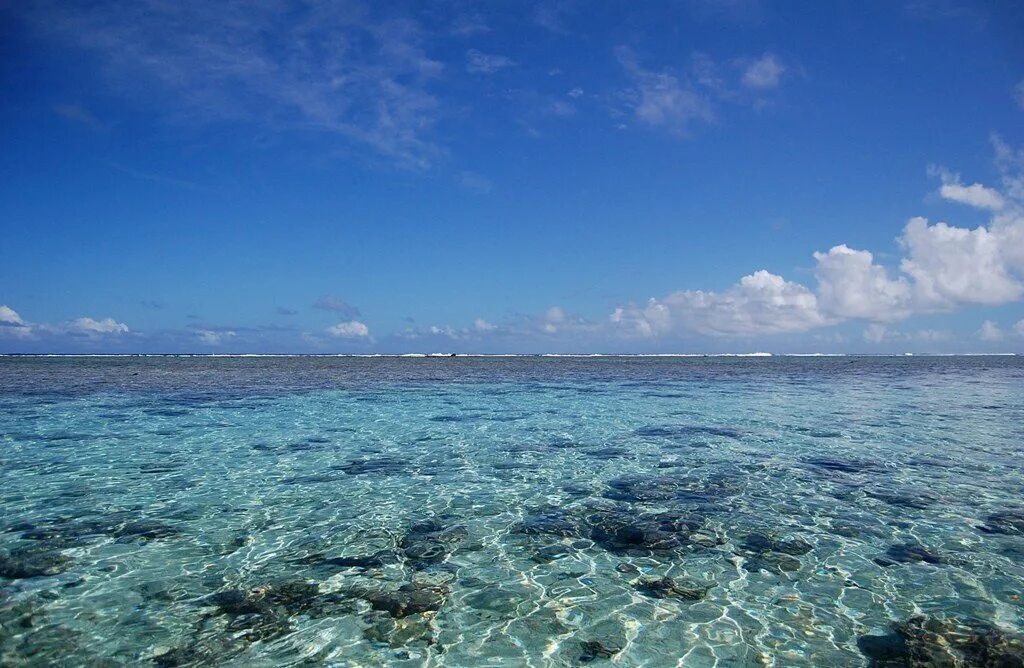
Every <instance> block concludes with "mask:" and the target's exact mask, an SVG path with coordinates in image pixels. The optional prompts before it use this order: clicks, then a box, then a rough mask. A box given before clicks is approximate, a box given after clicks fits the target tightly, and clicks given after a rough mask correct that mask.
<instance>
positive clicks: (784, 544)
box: [736, 533, 812, 574]
mask: <svg viewBox="0 0 1024 668" xmlns="http://www.w3.org/2000/svg"><path fill="white" fill-rule="evenodd" d="M811 549H812V548H811V545H810V544H809V543H807V542H806V541H803V540H801V539H799V538H797V539H793V540H783V539H780V538H776V537H774V536H769V535H767V534H763V533H752V534H749V535H748V536H747V537H746V538H744V539H743V542H742V543H740V545H739V547H738V549H737V550H736V553H737V554H739V555H741V556H743V557H745V558H746V561H744V562H743V568H744V569H746V570H748V571H750V572H752V573H757V572H759V571H767V572H769V573H777V574H782V573H784V572H793V571H798V570H800V567H801V565H802V564H801V563H800V560H799V559H797V557H799V556H802V555H805V554H807V553H808V552H810V551H811Z"/></svg>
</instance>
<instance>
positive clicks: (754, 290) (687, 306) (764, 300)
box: [644, 269, 833, 335]
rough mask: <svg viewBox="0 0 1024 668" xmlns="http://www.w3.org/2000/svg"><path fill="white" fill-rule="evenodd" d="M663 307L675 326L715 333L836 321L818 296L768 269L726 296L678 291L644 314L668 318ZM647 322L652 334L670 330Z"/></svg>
mask: <svg viewBox="0 0 1024 668" xmlns="http://www.w3.org/2000/svg"><path fill="white" fill-rule="evenodd" d="M662 306H663V307H664V308H665V310H666V311H667V314H668V316H669V317H670V318H671V320H672V322H673V323H674V324H679V325H682V326H683V327H685V328H686V329H690V330H693V331H696V332H699V333H701V334H711V335H756V334H778V333H782V332H802V331H806V330H809V329H813V328H815V327H821V326H824V325H827V324H830V323H831V322H833V320H832V319H831V318H829V317H828V316H826V315H824V314H822V312H821V311H820V310H819V308H818V298H817V296H816V295H815V294H814V293H813V292H811V291H810V290H808V289H807V288H806V287H804V286H803V285H800V284H799V283H792V282H790V281H787V280H785V279H783V278H782V277H781V276H777V275H775V274H771V273H769V272H767V271H765V270H763V269H762V270H761V271H756V272H754V273H753V274H750V275H749V276H744V277H743V278H742V279H740V282H739V283H737V284H736V285H734V286H733V287H731V288H730V289H728V290H726V291H724V292H704V291H702V290H685V291H680V292H675V293H673V294H670V295H668V296H667V297H665V298H664V299H661V300H657V301H656V302H653V303H650V304H648V306H647V308H646V309H645V310H644V311H645V313H655V314H657V316H658V317H659V318H664V317H665V311H663V310H661V309H660V308H658V307H662ZM647 322H648V323H649V324H650V326H651V329H652V331H657V330H658V329H661V330H664V324H658V323H656V322H655V321H652V320H648V321H647ZM662 322H663V321H662Z"/></svg>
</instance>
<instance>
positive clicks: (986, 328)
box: [978, 320, 1006, 341]
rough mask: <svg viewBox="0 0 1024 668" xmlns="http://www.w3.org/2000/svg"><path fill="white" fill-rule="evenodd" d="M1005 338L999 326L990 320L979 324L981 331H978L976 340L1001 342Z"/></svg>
mask: <svg viewBox="0 0 1024 668" xmlns="http://www.w3.org/2000/svg"><path fill="white" fill-rule="evenodd" d="M1005 336H1006V334H1005V333H1004V332H1003V330H1001V329H999V325H997V324H996V323H994V322H992V321H991V320H986V321H985V322H983V323H981V329H979V330H978V338H979V339H981V340H982V341H1002V340H1003V338H1004V337H1005Z"/></svg>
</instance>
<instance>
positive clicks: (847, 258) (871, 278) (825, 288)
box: [814, 244, 911, 322]
mask: <svg viewBox="0 0 1024 668" xmlns="http://www.w3.org/2000/svg"><path fill="white" fill-rule="evenodd" d="M814 259H815V260H817V263H818V264H817V267H816V268H815V270H814V274H815V276H816V277H817V279H818V303H819V305H820V307H821V309H822V310H823V311H825V312H826V313H829V314H831V315H834V316H837V317H840V318H844V319H845V318H861V319H864V320H874V321H879V322H891V321H893V320H900V319H902V318H905V317H907V316H908V315H910V312H911V303H910V302H911V289H910V285H909V284H908V283H907V281H906V280H905V279H904V278H902V277H900V278H898V279H896V280H893V279H890V278H889V275H888V272H886V270H885V267H882V266H879V265H877V264H875V263H874V258H873V256H872V255H871V253H870V252H868V251H861V250H853V249H851V248H848V247H847V246H846V245H845V244H843V245H839V246H834V247H832V248H831V249H830V250H829V251H828V252H827V253H820V252H816V253H815V254H814Z"/></svg>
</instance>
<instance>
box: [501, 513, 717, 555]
mask: <svg viewBox="0 0 1024 668" xmlns="http://www.w3.org/2000/svg"><path fill="white" fill-rule="evenodd" d="M705 522H706V519H705V518H704V517H703V516H701V515H698V514H696V513H688V514H680V513H645V514H640V515H638V514H637V513H636V512H634V511H633V510H632V509H629V508H625V507H620V508H614V507H613V508H581V509H574V510H566V509H562V508H558V509H551V510H547V511H544V512H541V513H537V514H534V515H530V516H528V517H527V518H526V519H524V520H523V521H522V522H520V523H519V524H518V525H517V526H516V531H518V532H519V533H524V534H528V535H553V536H561V537H564V538H588V539H590V540H591V541H593V542H594V544H596V545H597V546H598V547H601V548H603V549H605V550H608V551H609V552H614V553H620V554H637V555H649V554H655V553H667V552H672V551H674V550H678V549H681V548H688V547H709V546H713V545H715V544H718V543H719V542H720V541H719V540H718V539H717V537H714V536H711V535H709V534H699V535H698V532H699V531H700V530H701V529H702V528H703V527H704V525H705Z"/></svg>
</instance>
